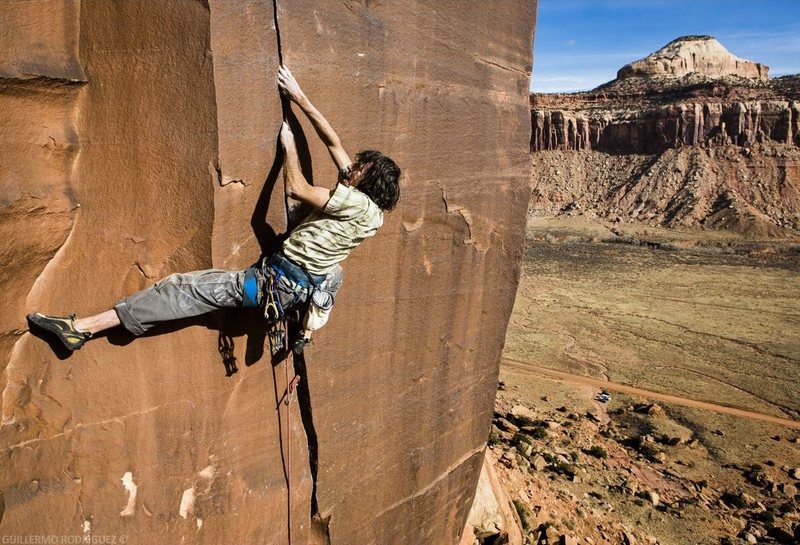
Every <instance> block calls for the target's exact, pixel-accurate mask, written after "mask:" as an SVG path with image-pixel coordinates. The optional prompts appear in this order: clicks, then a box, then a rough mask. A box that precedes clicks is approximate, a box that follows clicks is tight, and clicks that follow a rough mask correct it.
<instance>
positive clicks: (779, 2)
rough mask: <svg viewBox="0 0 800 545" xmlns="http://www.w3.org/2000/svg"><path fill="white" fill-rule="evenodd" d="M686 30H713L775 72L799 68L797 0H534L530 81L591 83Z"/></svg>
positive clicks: (543, 88)
mask: <svg viewBox="0 0 800 545" xmlns="http://www.w3.org/2000/svg"><path fill="white" fill-rule="evenodd" d="M686 34H709V35H711V36H714V37H715V38H717V39H718V40H719V41H720V42H721V43H722V45H723V46H725V47H726V48H727V49H728V51H730V52H731V53H733V54H734V55H736V56H737V57H741V58H744V59H748V60H752V61H756V62H761V63H764V64H766V65H767V66H769V68H770V71H769V73H770V76H772V77H775V76H780V75H785V74H797V73H800V0H724V1H723V0H539V15H538V20H537V24H536V38H535V42H534V48H533V80H532V82H531V89H532V90H533V91H536V92H547V93H550V92H565V91H579V90H587V89H591V88H594V87H596V86H597V85H600V84H601V83H605V82H607V81H610V80H612V79H614V78H615V77H616V75H617V70H618V69H619V68H621V67H622V66H623V65H625V64H627V63H629V62H631V61H634V60H637V59H641V58H643V57H646V56H647V55H649V54H650V53H652V52H653V51H656V50H657V49H660V48H661V47H663V46H664V45H666V44H667V43H669V42H670V41H672V40H674V39H675V38H677V37H678V36H683V35H686Z"/></svg>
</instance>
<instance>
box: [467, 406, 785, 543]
mask: <svg viewBox="0 0 800 545" xmlns="http://www.w3.org/2000/svg"><path fill="white" fill-rule="evenodd" d="M618 399H619V400H620V402H617V400H618ZM542 400H543V402H542V403H541V405H543V406H547V405H549V403H547V401H548V398H547V396H543V397H542ZM595 405H596V406H595V408H593V409H592V410H589V411H586V410H576V409H575V408H574V407H569V406H564V405H562V406H559V407H557V408H555V409H554V410H553V409H549V408H547V409H546V408H543V407H542V408H536V407H528V406H526V405H523V404H521V403H520V402H519V399H518V398H517V396H515V395H514V394H513V392H511V393H510V392H509V391H508V390H507V391H504V392H503V391H501V392H500V394H499V396H498V399H497V403H496V412H495V419H494V425H493V428H492V430H493V431H492V436H491V439H490V444H491V453H490V456H491V458H492V459H493V460H495V470H496V472H497V474H498V477H499V479H500V481H501V483H502V484H503V485H504V486H505V488H506V490H507V494H508V495H509V496H510V498H511V500H512V502H513V503H514V505H515V506H516V508H517V510H518V513H519V516H520V518H521V521H522V525H523V532H524V543H525V544H526V545H528V544H529V545H550V544H561V545H578V544H580V545H584V544H586V545H595V544H596V545H612V544H620V543H621V544H627V545H633V544H643V543H648V544H652V545H667V544H670V545H672V544H684V543H701V544H704V545H705V544H722V545H745V544H747V543H764V544H790V543H797V540H798V539H800V511H799V510H800V501H799V500H800V494H798V486H800V468H798V467H796V464H795V465H787V464H786V463H783V464H781V463H776V462H775V461H774V460H766V461H764V460H760V459H758V460H752V461H750V462H749V463H743V464H728V465H725V466H723V467H719V468H717V469H716V471H714V472H713V473H707V472H706V469H705V467H706V465H707V463H706V461H707V460H713V459H714V458H715V452H714V449H713V448H710V447H709V446H708V444H707V440H706V439H705V437H704V432H703V431H702V430H692V429H690V428H689V427H686V426H685V425H683V424H682V423H681V422H680V419H675V418H673V416H672V415H671V413H670V410H668V409H664V408H663V407H661V406H660V405H657V404H653V403H646V402H638V403H637V402H635V401H633V400H632V399H630V398H628V397H627V396H622V395H615V396H614V400H613V401H612V402H611V403H609V405H608V406H606V405H605V404H603V403H597V402H595ZM698 431H699V435H698ZM796 431H797V430H793V431H789V432H788V437H780V436H777V437H775V438H773V439H772V440H773V441H786V442H787V443H789V444H797V443H798V435H797V433H796ZM717 433H719V434H723V433H724V432H722V431H720V430H717ZM768 440H769V439H768ZM796 461H797V460H796V459H795V460H794V462H796ZM790 463H791V462H790ZM700 468H702V469H700ZM476 543H482V544H487V543H493V542H492V541H482V540H478V541H477V542H476Z"/></svg>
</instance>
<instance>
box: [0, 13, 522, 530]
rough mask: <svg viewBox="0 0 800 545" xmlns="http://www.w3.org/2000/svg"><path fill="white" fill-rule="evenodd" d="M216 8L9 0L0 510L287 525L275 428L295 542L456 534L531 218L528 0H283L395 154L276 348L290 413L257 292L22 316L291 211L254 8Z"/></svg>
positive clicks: (309, 165) (325, 105)
mask: <svg viewBox="0 0 800 545" xmlns="http://www.w3.org/2000/svg"><path fill="white" fill-rule="evenodd" d="M208 4H210V5H208ZM208 4H207V3H204V2H198V1H191V0H180V1H174V2H158V3H156V2H146V1H135V0H132V1H130V2H112V1H110V0H109V1H105V0H96V1H91V2H88V1H87V2H77V1H73V2H67V1H64V2H62V3H48V4H44V3H40V2H33V1H31V2H25V1H20V2H12V3H4V4H2V5H0V16H2V18H3V20H4V21H10V22H11V28H12V30H8V28H9V27H8V26H6V28H5V29H0V104H2V106H3V109H2V111H3V114H2V121H1V122H0V150H2V151H1V152H0V188H2V191H3V200H2V201H0V233H2V235H3V237H2V240H1V241H0V255H2V256H3V257H4V258H5V259H3V263H4V264H5V265H4V266H3V267H2V269H0V270H1V271H2V272H0V279H1V280H0V281H2V284H3V286H4V289H3V290H2V291H1V292H0V304H2V307H1V308H3V311H2V314H1V315H0V327H1V329H0V356H2V360H0V361H2V363H1V364H0V365H2V366H3V369H2V375H0V389H2V421H0V492H2V498H0V499H2V500H3V502H2V503H3V505H4V510H3V513H2V520H1V521H0V534H1V535H9V536H12V535H15V536H21V535H59V536H62V535H63V536H86V535H91V536H117V537H118V539H119V537H120V536H123V535H124V536H126V538H125V539H127V541H128V543H156V542H161V543H176V542H184V543H208V544H217V543H222V542H230V543H285V542H286V537H287V536H286V525H287V513H286V481H285V474H284V471H285V463H284V462H285V457H282V453H283V454H285V453H286V446H287V443H290V444H291V453H292V454H291V456H292V460H291V474H290V478H291V482H292V492H293V495H292V515H293V521H294V523H293V538H294V540H295V542H311V543H331V544H334V545H335V544H352V543H380V544H391V543H398V544H400V543H410V542H413V543H429V544H436V545H439V544H443V543H457V541H458V538H459V533H460V532H461V529H462V528H463V526H464V522H465V520H466V515H467V512H468V510H469V506H470V504H471V500H472V496H473V494H474V490H475V485H476V483H477V479H478V475H479V472H480V468H481V462H482V459H483V449H484V446H485V441H486V438H487V435H488V429H489V425H490V420H491V414H492V403H493V399H494V392H495V386H496V378H497V369H498V363H499V356H500V351H501V349H502V344H503V337H504V333H505V325H506V323H507V320H508V316H509V314H510V311H511V306H512V304H513V299H514V293H515V290H516V283H517V278H518V274H519V268H518V267H519V259H520V257H521V250H522V245H523V240H524V223H525V216H526V209H527V203H528V198H529V191H530V187H529V185H528V184H529V180H528V169H529V161H528V142H529V139H530V117H529V115H530V114H529V110H528V99H527V97H528V83H529V75H530V65H531V53H530V52H531V43H532V29H533V25H534V22H535V2H533V3H532V2H522V1H514V2H505V1H503V2H501V1H499V0H497V1H495V2H484V3H462V2H436V3H429V2H403V3H375V2H356V1H352V2H344V3H343V4H341V5H339V4H337V5H335V6H333V5H328V4H326V3H321V2H313V1H310V0H305V1H304V0H297V1H292V2H279V9H278V21H279V26H280V33H281V43H282V54H283V58H284V62H285V63H286V64H287V65H289V66H290V67H291V68H292V70H293V72H294V73H295V75H296V76H297V78H298V79H299V81H300V82H301V84H302V85H303V87H304V90H305V91H306V93H307V94H308V95H309V97H311V98H312V100H314V102H315V103H316V105H317V106H318V107H319V108H320V109H321V110H322V111H323V112H324V113H325V114H326V116H327V117H328V118H329V120H330V121H331V123H332V124H333V126H334V127H335V128H336V129H337V131H338V132H339V134H340V136H341V138H342V140H343V142H344V144H345V147H346V148H347V149H348V151H350V152H351V153H355V152H356V151H358V150H359V149H363V148H377V149H381V150H383V151H385V152H386V153H388V154H389V155H391V156H392V157H394V158H395V159H396V160H397V162H398V163H399V164H400V165H401V167H402V168H403V170H404V174H405V177H404V180H403V185H402V198H401V204H400V206H399V208H398V209H397V210H396V211H394V212H392V213H391V214H389V215H387V217H386V222H385V224H384V227H383V228H382V229H381V231H380V232H379V233H378V235H377V236H376V237H375V238H374V239H371V240H369V241H367V242H366V243H365V244H363V245H362V246H361V247H359V248H358V249H357V250H356V251H355V252H354V253H353V255H352V256H351V257H350V258H349V259H348V260H347V262H346V263H345V284H344V287H343V289H342V291H341V292H340V295H339V297H338V298H337V303H336V308H335V310H334V313H333V316H332V318H331V322H330V323H329V325H328V326H327V327H326V328H325V329H323V330H322V331H320V333H319V335H318V337H317V339H316V341H315V344H314V345H312V346H311V347H310V348H309V349H308V351H307V354H306V357H305V360H304V361H303V360H298V361H297V362H296V366H297V370H298V372H299V373H300V374H301V376H302V381H301V389H300V391H299V392H298V396H297V398H296V400H295V402H294V403H293V404H292V405H291V406H290V409H289V410H290V411H291V415H290V416H291V431H290V434H289V435H288V436H287V435H286V433H285V426H286V416H287V413H286V411H285V409H284V408H281V410H280V411H276V409H275V407H276V406H277V398H278V397H279V396H280V395H281V394H282V392H283V389H284V388H285V383H284V378H283V377H284V375H283V367H282V364H281V365H278V366H277V367H273V366H272V365H271V363H270V361H269V358H268V357H266V356H264V355H263V348H262V346H263V336H262V335H260V327H259V322H258V320H257V317H256V316H254V315H252V314H247V313H244V312H240V313H235V312H234V313H227V314H228V315H227V317H226V315H225V314H224V313H223V314H221V315H218V316H209V317H205V318H202V319H197V320H191V321H188V322H185V323H178V324H171V325H170V326H167V327H162V328H160V329H158V330H156V331H155V332H154V334H152V335H150V336H147V337H144V338H139V339H133V338H131V337H130V336H127V335H125V334H123V333H121V332H119V331H116V332H113V333H111V334H109V335H108V336H104V337H102V338H100V339H97V340H94V341H92V342H91V343H89V344H88V345H87V346H85V347H84V348H83V349H82V350H81V351H79V352H76V353H74V354H72V355H69V356H68V357H67V356H66V355H63V354H61V353H60V352H59V351H55V352H54V351H53V350H52V349H51V347H50V346H48V344H47V343H46V342H44V341H43V340H42V339H40V338H37V337H35V336H33V335H31V334H29V333H26V329H25V321H24V316H25V314H26V313H27V312H31V311H33V310H43V311H47V312H51V313H56V314H65V313H68V312H77V313H78V314H80V315H85V314H87V313H92V312H96V311H100V310H104V309H105V308H108V307H109V306H110V305H112V304H113V303H114V302H115V301H116V300H118V299H119V298H121V297H123V296H124V295H125V294H127V293H130V292H132V291H135V290H138V289H141V288H144V287H146V286H148V285H151V284H152V283H153V282H154V281H156V280H157V279H158V278H160V277H162V276H165V275H166V274H169V273H170V272H173V271H181V270H192V269H198V268H207V267H212V266H213V267H219V268H230V269H238V268H244V267H245V266H247V265H248V264H249V263H251V262H253V261H254V260H255V259H256V258H257V257H258V255H259V253H260V251H261V249H262V248H264V247H267V246H269V245H270V244H272V243H274V241H275V234H276V233H277V234H279V233H281V232H283V231H284V230H285V216H284V207H283V203H284V197H283V193H282V187H281V185H282V184H281V181H280V176H279V173H278V168H277V167H276V146H275V144H276V135H277V131H278V128H279V125H280V122H281V117H282V115H281V105H280V101H279V99H278V96H277V92H276V87H275V80H274V74H275V72H276V70H277V65H278V48H277V40H276V31H275V27H274V13H273V7H272V6H273V4H272V3H271V2H263V1H259V2H256V1H236V2H233V1H225V2H223V1H222V0H212V1H211V2H209V3H208ZM15 25H16V26H15ZM292 123H293V124H294V125H295V132H296V134H297V136H298V142H299V147H300V152H301V158H302V162H303V166H304V169H305V171H306V173H307V176H308V177H309V178H310V179H312V180H313V181H314V182H315V183H316V184H323V185H328V186H331V185H332V184H333V183H334V180H335V169H334V167H333V165H332V163H331V162H330V159H329V157H328V155H327V152H326V150H325V149H324V147H323V146H322V145H321V144H320V143H319V141H318V139H317V138H316V135H315V133H314V131H313V128H312V127H311V126H310V125H309V124H308V123H307V122H306V121H305V119H301V120H299V121H295V120H292ZM298 123H299V125H298ZM220 327H222V328H223V331H224V332H225V333H227V334H230V335H231V336H232V337H233V342H234V343H235V349H234V355H235V357H236V359H237V366H238V371H237V372H235V373H232V374H231V373H226V369H225V367H224V366H223V363H222V361H221V357H220V354H219V353H218V350H217V348H218V337H219V329H220ZM282 430H283V431H282ZM134 490H135V492H134Z"/></svg>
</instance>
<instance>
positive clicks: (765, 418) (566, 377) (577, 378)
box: [501, 358, 800, 429]
mask: <svg viewBox="0 0 800 545" xmlns="http://www.w3.org/2000/svg"><path fill="white" fill-rule="evenodd" d="M501 365H504V366H506V367H510V368H512V369H515V370H520V371H525V372H529V373H538V374H541V375H543V376H546V377H549V378H554V379H556V380H561V381H563V382H570V383H572V384H580V385H583V386H594V387H596V388H602V389H605V390H609V391H614V392H621V393H624V394H629V395H637V396H641V397H645V398H648V399H654V400H658V401H664V402H666V403H675V404H677V405H684V406H686V407H693V408H695V409H705V410H708V411H714V412H718V413H722V414H729V415H732V416H739V417H742V418H750V419H752V420H760V421H762V422H769V423H770V424H779V425H781V426H787V427H789V428H794V429H800V421H798V420H791V419H789V418H781V417H779V416H772V415H768V414H762V413H756V412H752V411H746V410H744V409H736V408H734V407H728V406H725V405H717V404H715V403H708V402H705V401H697V400H695V399H689V398H685V397H680V396H674V395H669V394H661V393H658V392H651V391H650V390H643V389H641V388H636V387H634V386H628V385H626V384H617V383H616V382H609V381H607V380H600V379H593V378H590V377H585V376H581V375H572V374H570V373H565V372H563V371H556V370H554V369H547V368H546V367H539V366H537V365H533V364H531V363H526V362H524V361H518V360H512V359H509V358H503V360H502V362H501Z"/></svg>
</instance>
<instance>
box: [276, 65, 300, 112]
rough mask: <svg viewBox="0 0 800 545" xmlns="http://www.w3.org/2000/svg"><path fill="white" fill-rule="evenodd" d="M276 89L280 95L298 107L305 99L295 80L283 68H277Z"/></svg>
mask: <svg viewBox="0 0 800 545" xmlns="http://www.w3.org/2000/svg"><path fill="white" fill-rule="evenodd" d="M278 87H279V88H280V90H281V93H283V94H284V95H285V96H287V97H289V100H291V101H292V102H295V103H297V104H298V105H299V104H301V103H302V102H303V101H304V100H305V99H306V95H305V94H304V93H303V90H302V89H300V84H299V83H297V80H296V79H294V76H293V75H292V73H291V72H290V71H289V69H288V68H286V67H285V66H281V67H280V68H278Z"/></svg>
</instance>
